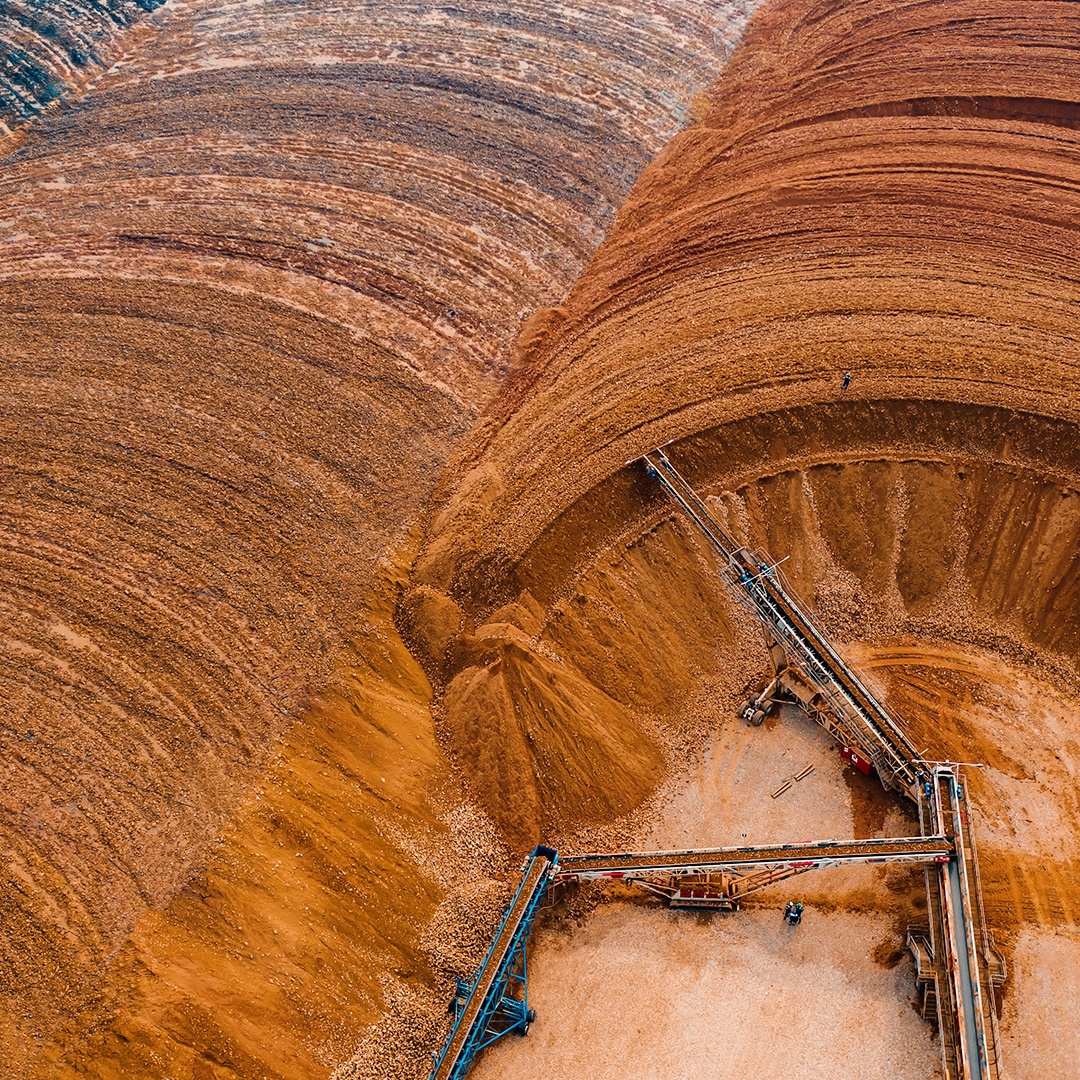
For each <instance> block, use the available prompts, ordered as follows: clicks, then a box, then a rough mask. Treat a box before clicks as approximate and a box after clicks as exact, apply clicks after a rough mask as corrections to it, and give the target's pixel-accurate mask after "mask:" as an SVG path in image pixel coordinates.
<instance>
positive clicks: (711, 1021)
mask: <svg viewBox="0 0 1080 1080" xmlns="http://www.w3.org/2000/svg"><path fill="white" fill-rule="evenodd" d="M889 932H890V926H889V922H888V920H887V919H884V918H882V917H876V916H867V915H849V914H844V913H832V914H818V913H814V912H810V913H809V915H808V917H807V919H806V921H805V922H804V923H803V925H802V926H800V927H797V928H791V927H788V926H786V925H785V924H784V923H783V922H782V920H781V918H780V914H779V912H777V911H772V910H765V909H761V910H757V911H744V912H741V913H739V914H737V915H712V916H702V915H696V914H689V913H685V912H681V913H680V912H669V911H665V910H663V909H661V908H646V907H638V906H632V905H628V904H613V905H609V906H606V907H604V908H601V909H600V910H598V911H597V912H595V913H594V914H593V916H592V917H591V918H590V919H589V920H588V921H587V922H586V924H585V926H584V927H583V928H582V929H580V930H579V931H578V932H576V933H575V934H574V935H573V936H572V937H569V938H567V937H566V936H563V935H556V934H547V935H541V937H540V939H539V940H538V942H537V947H536V949H535V952H534V966H533V970H532V975H531V985H530V991H531V999H532V1002H533V1004H534V1007H535V1008H536V1009H537V1010H538V1013H539V1017H538V1019H537V1022H536V1023H535V1024H534V1025H533V1026H532V1029H531V1030H530V1032H529V1035H528V1037H527V1038H526V1039H518V1038H516V1037H513V1036H511V1037H508V1038H507V1039H506V1040H504V1041H503V1042H502V1043H501V1044H499V1045H497V1046H495V1047H493V1048H492V1050H491V1051H490V1052H489V1053H488V1055H487V1057H486V1058H484V1059H483V1060H481V1061H480V1063H479V1064H478V1066H477V1067H476V1069H475V1070H474V1075H475V1077H476V1080H501V1078H504V1077H505V1078H509V1077H523V1076H535V1077H539V1076H550V1077H579V1076H588V1077H590V1078H591V1080H609V1078H610V1080H616V1078H618V1080H623V1078H626V1077H635V1078H638V1080H682V1078H686V1080H689V1078H691V1077H693V1078H695V1080H736V1078H740V1080H741V1078H744V1077H752V1078H754V1080H774V1078H775V1080H797V1078H798V1080H812V1078H821V1080H831V1078H833V1077H845V1078H848V1077H863V1078H867V1080H871V1078H881V1080H926V1078H928V1077H931V1076H934V1075H937V1073H936V1070H937V1058H938V1050H937V1045H936V1043H935V1041H934V1040H933V1038H932V1033H931V1030H930V1028H929V1026H928V1025H926V1024H924V1023H923V1021H922V1020H921V1019H920V1018H919V1016H918V1014H917V1013H916V1012H915V1010H914V1009H913V1008H912V1006H911V1000H912V999H913V996H914V995H913V981H912V974H911V970H910V966H909V964H908V963H907V962H905V963H903V964H901V965H899V966H898V967H896V968H894V969H893V970H892V971H886V970H884V969H883V968H881V967H879V966H878V965H876V964H875V963H874V962H873V960H871V959H870V957H869V955H868V953H869V951H870V948H871V947H872V945H874V944H876V943H877V942H878V941H879V940H880V939H881V938H882V937H884V936H885V935H887V934H888V933H889Z"/></svg>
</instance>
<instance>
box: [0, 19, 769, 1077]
mask: <svg viewBox="0 0 1080 1080" xmlns="http://www.w3.org/2000/svg"><path fill="white" fill-rule="evenodd" d="M743 6H744V7H746V6H749V5H743ZM13 10H14V9H13ZM54 15H55V18H56V19H57V20H59V27H60V30H61V31H63V32H64V33H67V32H68V31H70V32H71V33H76V31H77V29H78V28H77V26H76V25H75V23H74V22H71V23H70V25H69V24H68V23H65V22H64V19H65V18H68V19H69V20H76V19H77V18H78V17H79V15H78V11H77V9H76V8H64V9H63V10H62V11H61V10H59V9H57V11H56V12H54ZM740 25H741V16H740V15H739V10H738V6H737V9H736V10H734V11H733V10H732V9H731V8H730V7H729V6H727V5H706V6H704V7H703V6H702V5H700V4H697V3H689V2H682V0H670V2H656V3H652V4H647V5H639V6H637V7H636V8H635V10H634V11H633V12H630V11H628V10H626V9H623V8H619V7H617V6H614V5H611V4H607V3H599V2H598V3H580V4H573V3H568V4H548V3H526V4H518V5H516V7H515V9H514V12H513V13H512V14H508V13H507V11H506V8H505V5H499V4H493V3H486V2H475V3H474V2H470V3H467V4H463V5H457V6H456V7H452V8H447V7H446V6H444V5H437V4H427V3H422V4H409V5H386V4H381V3H378V4H377V3H366V2H361V3H357V4H355V5H353V6H352V7H350V8H348V9H347V10H343V9H341V8H340V7H333V8H313V7H310V6H305V7H303V8H302V9H301V8H298V7H297V6H296V5H293V4H289V3H284V2H275V3H271V4H269V5H266V4H263V5H257V6H256V7H254V8H252V7H250V6H245V5H240V6H234V7H226V8H221V7H219V6H217V5H214V4H212V3H209V2H201V0H199V2H196V3H191V4H184V5H181V6H178V7H171V6H170V7H167V8H164V9H162V10H161V11H158V12H156V13H155V14H153V15H152V16H149V17H148V18H146V19H145V20H143V22H142V23H141V24H140V25H139V26H138V27H137V28H135V29H134V30H133V31H132V32H131V33H130V34H128V35H127V36H126V37H122V38H119V39H118V40H117V41H116V42H115V43H114V51H113V54H112V56H111V57H109V56H106V55H105V54H104V53H103V55H102V57H101V64H100V65H99V72H100V70H101V69H107V70H105V71H104V73H102V74H100V78H99V79H98V80H97V82H96V85H94V86H92V87H91V88H89V90H88V91H87V92H86V93H85V94H84V95H83V96H81V97H78V98H75V97H72V98H70V99H69V101H68V105H69V106H70V107H65V108H63V109H53V110H50V111H49V113H48V115H47V116H46V117H44V118H42V119H40V120H39V121H38V122H37V123H36V125H34V126H32V127H31V128H30V129H29V131H28V134H27V137H26V139H25V141H24V142H23V144H22V145H21V148H18V149H16V150H15V151H14V152H12V153H10V154H9V155H8V156H7V158H6V159H5V161H4V168H3V172H2V176H0V201H2V206H3V212H2V213H0V241H2V242H0V281H2V286H0V342H2V345H0V348H2V350H3V358H4V362H3V365H2V367H0V384H2V385H0V401H2V402H3V406H2V408H0V462H2V465H3V468H2V470H0V492H2V495H0V522H2V525H3V529H2V532H0V536H2V542H0V568H2V569H0V580H2V581H3V583H4V584H3V586H2V591H0V655H2V656H3V663H2V669H0V670H2V674H0V679H2V689H3V693H4V696H5V700H7V701H8V703H9V706H8V712H7V715H6V718H5V719H4V723H3V727H2V729H0V733H2V734H0V738H2V740H3V746H4V750H3V755H2V756H3V762H4V765H3V769H4V775H3V779H4V783H3V785H2V791H3V794H2V795H0V808H2V812H0V831H2V833H3V840H2V841H0V842H2V845H3V849H4V851H5V853H6V857H5V859H4V860H3V861H2V865H3V875H4V881H3V885H2V887H0V896H2V897H3V904H4V909H3V914H2V918H0V1058H3V1059H4V1060H5V1061H6V1062H9V1063H10V1067H11V1068H12V1069H13V1070H14V1071H15V1072H16V1073H17V1074H20V1075H21V1074H22V1073H24V1072H25V1073H27V1074H30V1073H33V1072H35V1071H37V1072H38V1073H40V1074H41V1075H48V1076H55V1075H66V1074H68V1073H69V1072H72V1071H82V1072H86V1071H89V1072H90V1073H91V1074H93V1075H101V1076H111V1075H115V1076H132V1075H139V1076H142V1075H158V1074H160V1075H176V1076H183V1077H184V1078H185V1080H187V1078H188V1077H190V1076H191V1075H193V1073H194V1074H195V1075H200V1076H201V1075H211V1074H214V1073H215V1070H225V1069H231V1070H233V1071H234V1072H238V1073H240V1074H242V1075H259V1076H264V1075H274V1076H305V1077H308V1076H311V1075H322V1074H325V1073H326V1072H327V1071H328V1070H329V1069H330V1068H331V1067H332V1066H333V1065H334V1064H335V1063H337V1062H340V1061H342V1060H344V1059H345V1058H346V1057H347V1056H348V1053H349V1051H350V1050H351V1047H352V1045H353V1043H354V1041H355V1035H356V1032H357V1031H358V1030H359V1029H360V1028H361V1027H362V1026H363V1025H364V1024H365V1023H367V1022H368V1021H369V1020H371V1019H372V1018H373V1017H374V1016H376V1015H377V1013H378V1009H379V1007H380V1006H379V1002H380V995H381V994H382V984H381V980H382V979H383V978H384V976H385V975H386V974H387V973H388V972H389V971H391V970H392V969H395V968H396V969H398V970H400V971H404V972H414V971H417V970H419V969H420V968H421V967H422V963H421V960H420V958H419V954H418V952H417V944H416V941H417V936H418V933H419V928H420V926H421V924H422V922H423V920H424V919H425V918H426V914H427V913H428V912H429V911H430V908H431V904H432V903H433V899H434V898H435V897H436V896H437V895H439V894H440V892H441V890H442V889H443V888H444V887H445V877H443V878H438V875H434V876H433V873H432V871H431V870H430V868H427V869H422V868H421V863H422V862H423V859H424V856H422V855H421V853H420V852H421V847H420V846H417V845H419V844H420V839H418V837H420V838H424V837H427V836H428V833H431V834H432V835H433V836H437V835H439V830H440V829H441V830H443V831H444V832H445V830H446V829H447V828H448V827H447V826H445V825H441V824H440V822H439V819H438V810H437V808H436V806H435V805H434V800H435V796H436V793H437V792H438V790H439V785H440V783H441V782H442V780H445V778H446V777H447V776H448V775H449V774H450V766H449V764H448V763H447V761H446V760H445V758H444V757H443V756H442V755H441V753H440V752H439V750H438V748H437V747H436V745H435V740H434V733H433V729H432V727H431V723H430V719H429V718H427V714H426V707H425V701H426V695H427V688H426V684H425V682H424V679H423V677H422V675H420V673H419V671H418V670H416V669H415V665H413V664H412V662H411V660H409V658H408V657H407V655H406V654H405V653H404V649H403V648H402V646H401V644H400V642H399V641H398V640H397V638H396V635H395V633H394V631H393V627H392V626H391V625H390V624H389V621H388V617H387V610H388V604H389V603H390V602H391V599H392V597H393V595H394V592H395V589H396V588H397V585H396V575H397V574H398V573H399V571H398V569H397V567H398V563H399V562H400V560H401V559H402V558H403V556H402V555H401V553H400V545H405V547H406V548H407V546H408V543H409V541H408V540H407V531H408V526H409V523H410V521H411V520H412V519H413V518H414V517H415V515H416V514H417V513H418V512H419V508H420V507H421V506H422V504H423V502H424V500H425V498H426V496H427V493H428V492H429V491H430V489H431V486H432V484H433V483H434V481H435V478H436V475H437V473H438V470H439V468H440V467H441V465H442V463H443V462H444V461H445V459H446V458H447V456H448V454H449V453H450V452H451V450H452V448H453V447H454V446H455V445H456V444H457V443H458V442H459V441H460V439H461V437H462V436H463V434H464V433H465V432H466V431H467V430H468V429H469V428H470V426H471V425H472V423H473V419H474V417H475V414H476V411H477V410H478V409H479V408H480V407H482V405H483V404H484V403H485V402H486V401H487V400H488V399H489V398H490V396H491V394H492V393H493V392H494V391H495V389H496V388H497V386H498V385H499V383H500V381H501V379H502V376H503V373H504V370H505V366H506V362H507V354H508V350H509V346H510V343H511V341H512V339H513V337H514V335H515V334H516V333H517V331H518V327H519V324H520V323H521V321H522V319H523V317H524V316H525V315H526V314H527V313H529V312H531V311H532V310H533V309H535V308H536V307H538V306H539V305H542V304H547V303H552V302H556V301H557V300H558V299H559V298H561V296H562V295H563V294H564V292H565V291H566V289H567V288H568V287H569V285H570V284H571V283H572V281H573V280H574V278H575V277H576V275H577V274H578V272H579V270H580V268H581V266H582V265H583V263H584V261H585V260H586V259H587V258H588V257H589V255H590V254H591V252H592V251H593V249H594V248H595V247H596V245H597V243H598V242H599V240H600V239H601V237H602V235H603V231H604V229H605V227H606V226H607V224H608V223H609V221H610V220H611V217H612V215H613V213H614V210H615V208H616V207H617V206H618V205H619V203H620V202H621V200H622V198H623V197H624V196H625V194H626V192H627V191H628V190H629V188H630V186H631V185H632V183H633V182H634V180H635V178H636V176H637V174H638V172H639V171H640V169H641V168H642V167H643V166H644V164H645V163H646V162H647V161H648V160H650V159H651V158H652V156H654V154H655V153H656V152H657V151H658V150H659V149H660V148H661V147H662V146H663V145H664V143H665V141H666V140H667V139H668V138H669V137H670V136H671V135H672V134H674V133H675V132H676V131H677V130H679V128H680V127H681V126H682V125H683V124H684V122H685V121H686V119H687V118H688V116H689V101H690V97H691V95H692V94H693V93H694V92H696V91H697V90H699V89H700V88H702V87H703V86H704V85H706V84H707V83H708V82H709V80H710V79H711V78H713V77H714V75H715V73H716V71H717V70H719V66H720V64H721V62H722V59H723V56H724V54H725V52H726V51H727V47H728V45H729V43H730V42H731V41H732V40H734V37H735V36H736V35H737V33H738V31H739V29H740ZM58 33H59V31H58ZM50 40H51V39H50ZM103 48H104V46H103ZM114 60H115V61H116V63H115V64H113V65H112V66H108V65H110V64H112V61H114ZM387 560H389V561H388V562H387ZM335 672H336V674H334V673H335ZM331 678H332V680H333V681H332V686H331V688H330V689H322V688H323V687H324V686H325V685H326V682H327V680H328V679H331ZM315 692H320V700H319V702H318V703H317V704H315V705H313V706H312V707H311V708H310V709H309V710H308V711H307V712H305V708H306V706H307V705H308V704H309V703H310V701H311V697H312V694H313V693H315ZM416 710H419V711H416ZM302 716H303V717H305V719H304V723H303V724H302V726H300V727H297V726H296V724H297V721H298V718H299V717H302ZM406 746H407V748H408V753H407V754H406V753H405V750H404V748H405V747H406ZM275 748H276V750H275ZM643 753H644V754H645V756H646V757H649V756H650V755H652V756H653V757H654V756H655V751H652V750H646V751H643ZM275 755H276V756H275ZM384 785H385V786H384ZM620 805H622V804H620ZM388 807H393V813H392V814H390V813H389V811H388ZM388 814H389V818H390V819H392V820H388ZM425 842H427V841H425ZM431 842H432V843H434V842H435V841H434V840H433V841H431ZM215 845H216V847H215ZM279 849H281V850H279ZM286 849H288V850H287V851H286ZM297 853H299V855H298V854H297ZM316 853H317V857H313V856H314V855H316ZM286 856H287V857H286ZM436 878H438V880H436ZM284 937H287V939H288V945H287V947H285V946H282V945H281V944H279V942H280V941H281V940H283V939H284ZM275 938H277V939H278V941H275ZM316 973H318V977H317V978H316ZM403 977H404V976H403ZM427 977H430V976H427ZM268 987H274V988H275V989H273V990H269V989H268Z"/></svg>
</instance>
